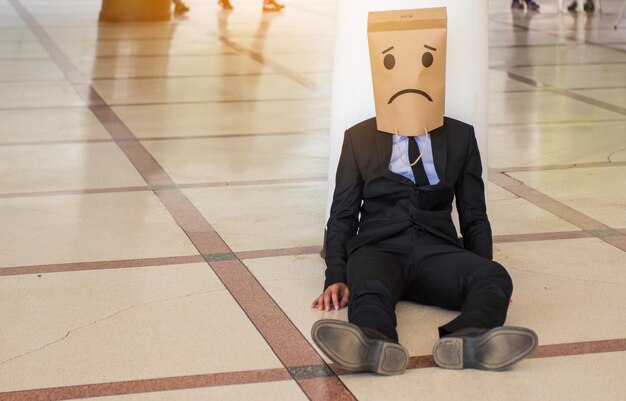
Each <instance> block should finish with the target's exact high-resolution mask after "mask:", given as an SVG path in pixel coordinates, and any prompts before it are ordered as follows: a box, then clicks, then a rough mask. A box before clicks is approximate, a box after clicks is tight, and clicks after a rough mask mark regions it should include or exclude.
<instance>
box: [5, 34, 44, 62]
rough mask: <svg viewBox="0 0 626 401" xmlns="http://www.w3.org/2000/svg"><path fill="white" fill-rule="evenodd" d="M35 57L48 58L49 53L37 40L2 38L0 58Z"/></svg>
mask: <svg viewBox="0 0 626 401" xmlns="http://www.w3.org/2000/svg"><path fill="white" fill-rule="evenodd" d="M0 32H1V31H0ZM35 57H36V58H43V59H46V58H48V53H47V52H46V51H45V50H44V48H43V47H42V46H41V45H40V44H39V43H37V42H34V41H32V42H24V41H19V40H15V41H1V40H0V59H4V58H6V59H21V58H35Z"/></svg>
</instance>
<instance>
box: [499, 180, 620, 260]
mask: <svg viewBox="0 0 626 401" xmlns="http://www.w3.org/2000/svg"><path fill="white" fill-rule="evenodd" d="M489 181H491V182H493V183H494V184H496V185H498V186H500V187H502V188H504V189H506V190H507V191H509V192H511V193H512V194H514V195H517V196H519V197H520V198H522V199H524V200H526V201H528V202H530V203H532V204H534V205H535V206H538V207H540V208H542V209H544V210H546V211H547V212H549V213H552V214H553V215H555V216H557V217H559V218H561V219H563V220H565V221H567V222H569V223H571V224H573V225H575V226H577V227H579V228H580V229H582V230H584V231H586V232H587V233H589V234H590V235H591V236H593V237H596V238H599V239H601V240H602V241H604V242H606V243H608V244H610V245H613V246H615V247H616V248H618V249H620V250H622V251H624V252H626V236H624V235H622V233H621V232H620V231H618V230H616V229H614V228H612V227H609V226H607V225H606V224H604V223H601V222H599V221H598V220H595V219H593V218H591V217H589V216H587V215H585V214H583V213H581V212H579V211H577V210H574V209H572V208H571V207H569V206H567V205H565V204H563V203H561V202H559V201H557V200H556V199H553V198H551V197H549V196H548V195H545V194H543V193H541V192H539V191H537V190H536V189H534V188H532V187H530V186H528V185H526V184H524V183H523V182H521V181H518V180H516V179H514V178H512V177H509V176H508V175H506V174H505V173H499V172H498V173H490V174H489Z"/></svg>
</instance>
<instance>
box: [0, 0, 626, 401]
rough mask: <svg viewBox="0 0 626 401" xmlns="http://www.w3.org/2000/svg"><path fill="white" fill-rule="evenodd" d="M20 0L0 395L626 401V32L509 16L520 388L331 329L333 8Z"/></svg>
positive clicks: (498, 45) (504, 69) (505, 160)
mask: <svg viewBox="0 0 626 401" xmlns="http://www.w3.org/2000/svg"><path fill="white" fill-rule="evenodd" d="M285 1H286V3H287V8H286V9H285V10H284V11H283V12H282V13H281V14H279V15H263V14H262V13H261V12H260V4H259V3H260V1H253V0H238V1H235V2H234V4H235V7H236V8H235V10H234V11H233V12H231V13H222V12H220V11H219V10H218V7H217V5H216V4H215V2H213V1H207V0H189V1H188V3H189V5H190V6H191V12H190V13H189V14H188V15H186V16H181V17H176V18H173V19H172V21H171V22H166V23H144V24H140V23H129V24H117V25H116V24H97V23H96V20H97V17H98V12H99V8H100V1H99V0H63V1H54V2H53V1H41V0H0V244H1V245H0V305H1V306H0V400H2V401H4V400H65V399H89V400H107V401H127V400H128V401H130V400H199V399H203V400H204V399H210V400H242V399H254V400H305V399H310V400H314V401H318V400H320V401H321V400H332V401H334V400H356V399H358V400H414V399H420V400H507V401H508V400H520V401H522V400H523V401H533V400H537V401H538V400H551V401H552V400H567V401H571V400H585V401H588V400H602V401H613V400H615V401H620V400H626V395H625V394H626V384H625V382H624V380H623V378H624V376H625V375H626V319H625V316H626V291H624V287H625V285H626V270H625V269H626V179H625V178H624V177H626V68H625V67H626V20H624V21H623V22H622V25H621V27H620V29H618V30H613V29H612V24H613V21H614V19H615V16H616V13H617V11H618V10H619V8H620V7H621V4H622V1H621V0H603V1H602V5H603V7H604V10H603V11H604V12H603V13H595V14H594V15H572V14H569V13H565V14H559V13H557V12H556V11H557V10H556V2H547V1H545V2H541V4H542V12H541V13H539V14H537V13H530V14H526V13H523V12H521V13H514V14H512V13H511V11H510V9H509V4H508V2H507V1H506V0H491V1H490V10H491V11H490V18H489V29H490V71H489V73H490V76H489V82H490V117H489V121H490V129H489V155H488V159H489V167H490V171H489V180H490V182H489V189H488V199H489V202H488V203H489V204H488V207H489V212H490V218H491V221H492V225H493V231H494V240H495V249H494V253H495V258H496V259H497V260H498V261H500V262H501V263H502V264H503V265H505V266H506V267H507V269H508V270H509V272H510V273H511V276H512V277H513V279H514V283H515V292H514V295H513V303H512V305H511V308H510V313H509V318H508V322H509V323H510V324H513V325H524V326H529V327H532V328H533V329H535V330H536V331H537V333H538V334H539V338H540V346H539V348H538V350H537V351H536V352H535V354H534V355H533V357H532V358H531V359H529V360H526V361H523V362H522V363H520V364H518V365H516V366H515V367H514V368H513V369H511V370H509V371H507V372H502V373H486V372H480V371H469V370H468V371H446V370H441V369H438V368H436V367H434V363H433V360H432V357H431V355H430V353H431V349H432V345H433V343H434V341H435V340H436V330H435V327H437V326H438V325H440V324H442V323H444V322H446V321H447V320H448V319H450V318H451V317H453V316H454V315H455V313H453V312H450V311H444V310H440V309H436V308H432V307H425V306H420V305H415V304H409V303H400V305H399V306H398V315H399V327H398V330H399V333H400V339H401V341H402V342H403V343H404V344H405V345H406V346H407V348H408V349H409V351H410V353H411V360H410V363H409V369H408V370H407V372H406V373H405V374H404V375H402V376H398V377H391V378H384V377H376V376H374V375H371V374H348V373H347V372H345V371H342V370H341V369H338V368H337V367H336V366H334V365H332V364H329V361H328V359H326V358H325V357H323V356H322V355H321V354H320V353H319V351H318V349H317V348H316V347H315V345H313V343H312V342H311V339H310V334H309V331H310V328H311V326H312V325H313V323H314V322H315V321H316V320H317V319H319V318H321V317H336V318H339V319H346V318H347V315H346V311H345V310H340V311H334V312H329V313H325V312H318V311H316V310H311V309H309V305H310V302H311V301H312V298H313V297H314V296H316V295H318V293H319V292H320V291H321V289H322V282H323V276H324V262H323V260H322V259H321V258H320V257H319V255H318V252H319V250H320V247H321V243H322V236H323V227H324V219H325V209H326V198H327V176H328V156H327V155H328V143H329V138H328V128H329V125H330V98H329V93H330V87H331V75H332V74H331V70H332V65H333V60H332V58H333V45H334V25H335V17H334V14H335V9H336V2H335V1H330V0H321V1H317V2H315V3H312V2H308V1H305V0H285Z"/></svg>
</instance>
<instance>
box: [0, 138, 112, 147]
mask: <svg viewBox="0 0 626 401" xmlns="http://www.w3.org/2000/svg"><path fill="white" fill-rule="evenodd" d="M111 142H113V140H112V139H110V138H109V139H56V140H47V141H22V142H0V147H3V148H4V147H12V146H37V145H68V144H91V143H111Z"/></svg>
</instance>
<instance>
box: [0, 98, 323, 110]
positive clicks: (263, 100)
mask: <svg viewBox="0 0 626 401" xmlns="http://www.w3.org/2000/svg"><path fill="white" fill-rule="evenodd" d="M324 98H325V96H322V95H314V96H311V97H303V98H279V99H258V100H255V99H234V100H192V101H180V102H167V103H164V102H147V103H116V104H110V105H109V106H110V107H113V108H116V107H141V106H167V105H174V106H178V105H185V104H221V103H264V102H299V101H302V102H309V101H315V100H320V99H324ZM88 106H89V104H88ZM81 107H82V106H77V105H67V106H64V105H44V106H29V107H0V111H11V110H39V109H75V108H81Z"/></svg>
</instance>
